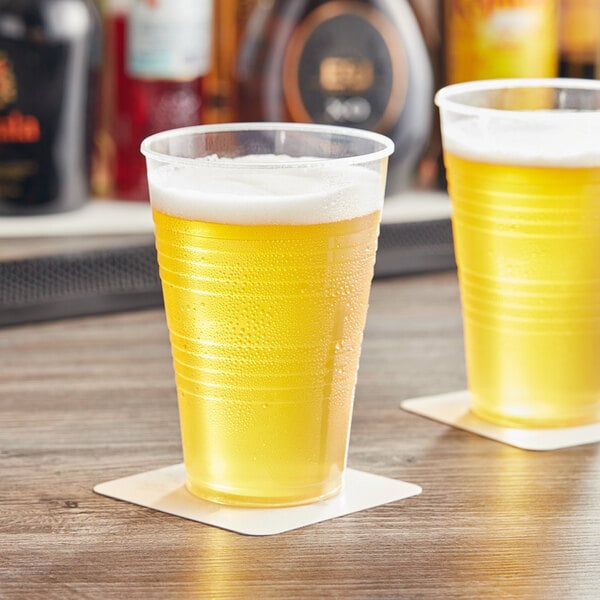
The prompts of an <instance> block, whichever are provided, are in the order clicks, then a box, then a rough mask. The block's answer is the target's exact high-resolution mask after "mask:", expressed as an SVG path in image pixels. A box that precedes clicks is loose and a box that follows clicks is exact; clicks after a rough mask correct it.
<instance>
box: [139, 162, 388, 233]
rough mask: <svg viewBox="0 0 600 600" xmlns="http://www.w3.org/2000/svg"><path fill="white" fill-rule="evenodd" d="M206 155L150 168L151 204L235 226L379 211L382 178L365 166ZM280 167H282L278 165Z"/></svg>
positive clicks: (303, 221) (309, 221)
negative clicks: (258, 163) (255, 164)
mask: <svg viewBox="0 0 600 600" xmlns="http://www.w3.org/2000/svg"><path fill="white" fill-rule="evenodd" d="M269 161H272V165H271V166H270V167H269V168H264V162H265V156H261V168H253V167H252V164H251V163H252V160H251V159H249V157H244V159H243V164H242V161H238V160H237V159H214V158H212V157H207V158H204V159H197V160H195V161H193V163H188V164H184V165H181V164H157V165H154V166H152V167H151V168H149V170H148V180H149V185H150V198H151V202H152V206H153V207H154V208H156V209H157V210H159V211H161V212H165V213H168V214H170V215H174V216H179V217H183V218H187V219H198V220H204V221H210V222H215V223H231V224H240V225H243V224H301V225H306V224H312V223H326V222H332V221H341V220H345V219H350V218H354V217H358V216H362V215H366V214H370V213H372V212H374V211H376V210H381V207H382V204H383V195H384V185H385V182H384V180H383V179H384V178H383V177H382V176H381V172H380V171H379V170H378V171H374V170H372V169H369V168H368V167H365V166H357V165H348V164H341V165H338V164H335V161H333V162H328V161H323V160H318V159H306V158H303V159H296V162H297V165H294V159H290V158H289V157H275V156H272V157H269ZM278 163H281V164H280V165H279V164H278Z"/></svg>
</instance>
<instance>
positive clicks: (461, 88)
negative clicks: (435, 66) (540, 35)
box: [434, 77, 600, 119]
mask: <svg viewBox="0 0 600 600" xmlns="http://www.w3.org/2000/svg"><path fill="white" fill-rule="evenodd" d="M511 88H513V89H514V88H545V89H555V90H561V89H563V90H575V89H587V90H589V91H598V92H600V80H595V79H577V78H567V77H547V78H539V77H538V78H512V79H482V80H478V81H465V82H462V83H453V84H450V85H447V86H445V87H443V88H441V89H440V90H438V92H437V93H436V94H435V97H434V102H435V104H436V106H438V107H439V108H440V110H444V111H448V112H454V113H460V114H464V115H471V116H477V115H492V114H504V115H506V114H511V115H518V114H526V115H528V116H531V115H532V114H535V113H536V112H539V111H535V110H519V111H517V110H506V109H502V108H488V107H484V106H471V105H469V104H465V103H464V102H458V101H456V100H453V99H452V98H453V96H455V95H456V94H462V93H465V92H479V91H487V90H503V89H511ZM590 112H596V111H589V110H588V111H586V110H582V111H571V110H570V111H564V113H560V111H555V113H556V114H555V117H554V118H556V117H557V116H559V115H560V116H564V117H568V118H569V119H573V118H577V117H579V116H584V117H586V116H587V117H588V118H589V114H590ZM597 112H598V113H600V109H598V111H597Z"/></svg>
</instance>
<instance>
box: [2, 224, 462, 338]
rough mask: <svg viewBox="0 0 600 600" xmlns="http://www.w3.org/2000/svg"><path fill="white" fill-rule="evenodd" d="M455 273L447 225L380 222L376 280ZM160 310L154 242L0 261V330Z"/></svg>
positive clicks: (449, 226)
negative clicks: (0, 327) (108, 314)
mask: <svg viewBox="0 0 600 600" xmlns="http://www.w3.org/2000/svg"><path fill="white" fill-rule="evenodd" d="M454 266H455V263H454V251H453V244H452V228H451V225H450V220H449V219H438V220H429V221H420V222H410V223H409V222H398V223H382V225H381V232H380V236H379V247H378V251H377V262H376V264H375V277H390V276H397V275H405V274H409V273H419V272H425V271H434V270H445V269H453V268H454ZM159 306H162V295H161V288H160V280H159V276H158V267H157V263H156V252H155V249H154V245H153V243H152V242H150V243H148V244H147V245H141V246H122V247H116V248H109V249H101V250H100V249H96V250H88V251H85V252H77V253H64V254H53V255H46V256H39V257H34V258H27V259H18V260H10V261H0V326H5V325H16V324H20V323H28V322H34V321H44V320H51V319H60V318H66V317H79V316H85V315H92V314H102V313H109V312H120V311H124V310H133V309H142V308H151V307H159Z"/></svg>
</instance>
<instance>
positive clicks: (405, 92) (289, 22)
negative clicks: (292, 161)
mask: <svg viewBox="0 0 600 600" xmlns="http://www.w3.org/2000/svg"><path fill="white" fill-rule="evenodd" d="M237 79H238V92H239V106H240V119H241V120H246V121H254V120H259V121H260V120H265V121H297V122H316V123H326V124H336V125H343V126H352V127H359V128H364V129H370V130H373V131H377V132H380V133H383V134H385V135H388V136H390V137H391V138H392V139H393V140H394V141H395V143H396V152H395V154H394V155H393V157H392V160H391V163H390V170H389V177H388V180H389V185H388V191H389V190H394V191H396V190H399V189H402V188H403V187H406V186H407V185H408V183H409V182H410V179H411V177H412V170H413V168H414V166H415V164H416V162H417V160H418V158H419V156H420V154H421V152H422V150H423V148H424V145H425V144H426V142H427V139H428V136H429V130H430V127H431V119H432V108H431V107H432V93H433V90H432V73H431V63H430V61H429V58H428V55H427V49H426V47H425V44H424V41H423V37H422V35H421V31H420V29H419V25H418V23H417V21H416V19H415V16H414V14H413V12H412V10H411V8H410V6H409V4H408V3H407V2H406V1H405V0H295V1H294V2H289V1H286V0H270V1H268V2H264V1H263V2H259V3H258V5H257V6H256V8H255V10H254V11H253V13H252V15H251V17H250V20H249V22H248V25H247V27H246V31H245V33H244V37H243V39H242V42H241V44H240V50H239V54H238V68H237Z"/></svg>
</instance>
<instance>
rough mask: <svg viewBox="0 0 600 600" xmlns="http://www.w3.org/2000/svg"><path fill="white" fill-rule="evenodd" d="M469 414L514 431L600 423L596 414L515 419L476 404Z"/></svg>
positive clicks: (599, 417) (599, 418) (599, 416)
mask: <svg viewBox="0 0 600 600" xmlns="http://www.w3.org/2000/svg"><path fill="white" fill-rule="evenodd" d="M471 412H472V413H473V414H474V415H475V416H476V417H478V418H479V419H482V420H483V421H487V422H488V423H491V424H493V425H499V426H500V427H511V428H514V429H553V428H563V427H580V426H582V425H595V424H598V423H599V422H600V415H598V414H597V413H594V414H593V415H587V416H586V417H569V418H565V417H561V418H556V419H550V418H541V419H531V418H517V417H512V416H510V415H504V414H499V413H497V412H494V411H489V410H486V409H485V408H482V407H481V406H479V405H478V404H476V403H473V404H472V405H471Z"/></svg>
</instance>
